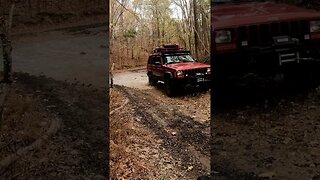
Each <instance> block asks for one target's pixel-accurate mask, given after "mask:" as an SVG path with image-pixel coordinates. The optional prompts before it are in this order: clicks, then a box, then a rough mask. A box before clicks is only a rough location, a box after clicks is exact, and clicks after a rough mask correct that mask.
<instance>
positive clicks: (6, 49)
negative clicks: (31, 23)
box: [0, 3, 15, 83]
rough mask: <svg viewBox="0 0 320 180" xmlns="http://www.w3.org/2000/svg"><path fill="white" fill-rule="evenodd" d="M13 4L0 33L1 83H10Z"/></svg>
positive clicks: (3, 21)
mask: <svg viewBox="0 0 320 180" xmlns="http://www.w3.org/2000/svg"><path fill="white" fill-rule="evenodd" d="M14 6H15V4H14V3H13V4H12V6H11V9H10V12H9V21H8V22H7V23H6V21H5V20H4V19H2V22H1V24H2V32H1V31H0V36H1V41H2V45H3V46H2V51H3V82H6V83H10V82H12V79H11V78H12V74H11V73H12V55H11V52H12V45H11V41H10V30H11V26H12V17H13V11H14Z"/></svg>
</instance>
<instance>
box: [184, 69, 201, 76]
mask: <svg viewBox="0 0 320 180" xmlns="http://www.w3.org/2000/svg"><path fill="white" fill-rule="evenodd" d="M206 72H207V68H197V69H188V70H184V71H183V73H184V74H188V75H189V76H194V75H196V73H203V74H204V73H206Z"/></svg>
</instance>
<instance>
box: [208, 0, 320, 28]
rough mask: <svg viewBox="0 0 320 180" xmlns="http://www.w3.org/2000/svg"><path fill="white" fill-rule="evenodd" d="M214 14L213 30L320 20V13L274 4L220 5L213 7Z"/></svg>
mask: <svg viewBox="0 0 320 180" xmlns="http://www.w3.org/2000/svg"><path fill="white" fill-rule="evenodd" d="M212 12H213V14H212V23H213V30H218V29H226V28H234V27H238V26H245V25H254V24H263V23H270V22H281V21H286V20H298V19H310V20H312V19H319V20H320V12H317V11H313V10H307V9H304V8H300V7H296V6H292V5H287V4H276V3H272V2H264V3H261V2H260V3H258V2H255V3H243V4H225V5H218V6H213V9H212Z"/></svg>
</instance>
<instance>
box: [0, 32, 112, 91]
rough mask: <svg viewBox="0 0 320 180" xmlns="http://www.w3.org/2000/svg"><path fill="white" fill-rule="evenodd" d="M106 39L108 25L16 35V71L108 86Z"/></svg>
mask: <svg viewBox="0 0 320 180" xmlns="http://www.w3.org/2000/svg"><path fill="white" fill-rule="evenodd" d="M106 41H107V39H106V28H105V27H95V28H84V29H83V28H79V29H77V28H75V29H72V28H70V29H65V30H61V31H49V32H42V33H35V34H30V35H23V36H15V37H14V39H13V52H12V56H13V71H14V72H24V73H29V74H31V75H36V76H39V75H45V76H47V77H52V78H54V79H56V80H61V81H64V80H66V81H68V82H74V81H75V80H76V81H77V80H81V83H85V84H92V85H94V86H98V87H106V83H107V78H106V76H107V70H108V68H107V67H106V57H107V53H108V51H107V49H106ZM0 67H1V65H0Z"/></svg>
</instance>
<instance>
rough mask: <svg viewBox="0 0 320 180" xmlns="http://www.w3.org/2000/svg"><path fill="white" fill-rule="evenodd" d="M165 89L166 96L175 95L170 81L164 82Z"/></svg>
mask: <svg viewBox="0 0 320 180" xmlns="http://www.w3.org/2000/svg"><path fill="white" fill-rule="evenodd" d="M165 90H166V94H167V96H169V97H173V96H175V95H176V87H175V86H173V85H172V84H171V83H166V84H165Z"/></svg>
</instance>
